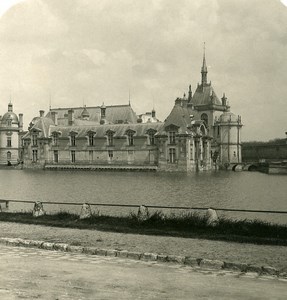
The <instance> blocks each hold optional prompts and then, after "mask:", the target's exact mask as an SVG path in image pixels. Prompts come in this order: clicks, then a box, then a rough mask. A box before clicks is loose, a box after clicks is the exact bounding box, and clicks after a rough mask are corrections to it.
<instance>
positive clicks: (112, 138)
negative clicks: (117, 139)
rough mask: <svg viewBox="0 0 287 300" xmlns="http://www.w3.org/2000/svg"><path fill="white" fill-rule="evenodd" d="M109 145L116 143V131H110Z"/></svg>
mask: <svg viewBox="0 0 287 300" xmlns="http://www.w3.org/2000/svg"><path fill="white" fill-rule="evenodd" d="M108 145H109V146H113V145H114V133H113V132H112V131H109V132H108Z"/></svg>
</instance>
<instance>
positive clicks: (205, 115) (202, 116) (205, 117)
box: [201, 114, 208, 126]
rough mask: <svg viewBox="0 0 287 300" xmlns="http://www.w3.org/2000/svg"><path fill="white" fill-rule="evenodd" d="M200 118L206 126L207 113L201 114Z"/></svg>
mask: <svg viewBox="0 0 287 300" xmlns="http://www.w3.org/2000/svg"><path fill="white" fill-rule="evenodd" d="M201 120H202V121H204V123H205V126H208V115H207V114H202V115H201Z"/></svg>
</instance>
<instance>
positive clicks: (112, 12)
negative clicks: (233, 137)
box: [0, 0, 287, 141]
mask: <svg viewBox="0 0 287 300" xmlns="http://www.w3.org/2000/svg"><path fill="white" fill-rule="evenodd" d="M1 2H2V1H1ZM3 2H5V3H8V4H10V5H12V4H14V5H12V6H11V7H10V8H9V5H8V4H7V5H6V6H5V7H4V6H3V5H2V4H1V5H2V7H1V9H0V15H1V14H2V16H1V17H0V97H1V103H0V113H1V114H2V115H3V114H4V113H5V112H6V111H7V104H8V102H9V98H10V95H11V97H12V102H13V104H14V111H15V112H16V113H20V112H22V113H24V123H25V127H27V126H28V123H29V122H30V121H31V119H32V118H33V117H34V116H35V115H38V111H39V110H40V109H44V110H45V111H47V110H48V108H49V98H50V97H51V104H52V107H70V106H82V105H83V103H85V104H86V105H87V106H95V105H101V104H102V102H104V103H105V104H106V105H113V104H127V103H128V99H129V90H130V95H131V104H132V107H133V108H134V110H135V111H136V113H137V114H141V113H144V112H146V111H150V110H151V109H152V108H153V105H154V107H155V109H156V111H157V116H158V117H159V118H160V119H161V120H164V119H165V118H166V117H167V115H168V113H169V112H170V110H171V109H172V107H173V105H174V100H175V98H176V97H180V96H182V95H183V93H184V92H186V91H187V89H188V85H189V84H191V85H192V89H193V91H194V90H195V88H196V85H197V82H199V81H200V68H201V64H202V51H203V42H204V41H205V42H206V59H207V64H208V79H209V80H211V81H212V84H213V86H214V88H215V92H216V93H217V95H218V96H219V97H221V96H222V93H223V92H225V93H226V96H227V97H228V100H229V103H230V105H231V111H232V112H234V113H235V114H239V115H241V116H242V121H243V123H244V125H245V126H244V128H243V140H245V141H248V140H269V139H273V138H276V137H281V138H283V137H285V131H287V121H286V119H287V118H286V114H287V71H286V70H287V59H286V56H287V7H286V6H284V5H283V3H282V2H281V1H280V0H193V1H191V0H177V1H174V0H145V1H142V0H138V1H136V0H119V1H115V0H97V1H95V0H24V1H22V2H21V0H11V1H9V0H7V1H3ZM3 2H2V3H3ZM17 2H19V3H17ZM8 8H9V9H8Z"/></svg>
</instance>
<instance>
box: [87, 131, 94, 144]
mask: <svg viewBox="0 0 287 300" xmlns="http://www.w3.org/2000/svg"><path fill="white" fill-rule="evenodd" d="M94 135H95V132H93V131H89V132H88V143H89V146H94V144H95V140H94Z"/></svg>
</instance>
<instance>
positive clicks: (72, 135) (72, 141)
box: [70, 131, 78, 147]
mask: <svg viewBox="0 0 287 300" xmlns="http://www.w3.org/2000/svg"><path fill="white" fill-rule="evenodd" d="M77 134H78V133H77V132H75V131H72V132H70V145H71V146H72V147H75V146H76V135H77Z"/></svg>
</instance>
